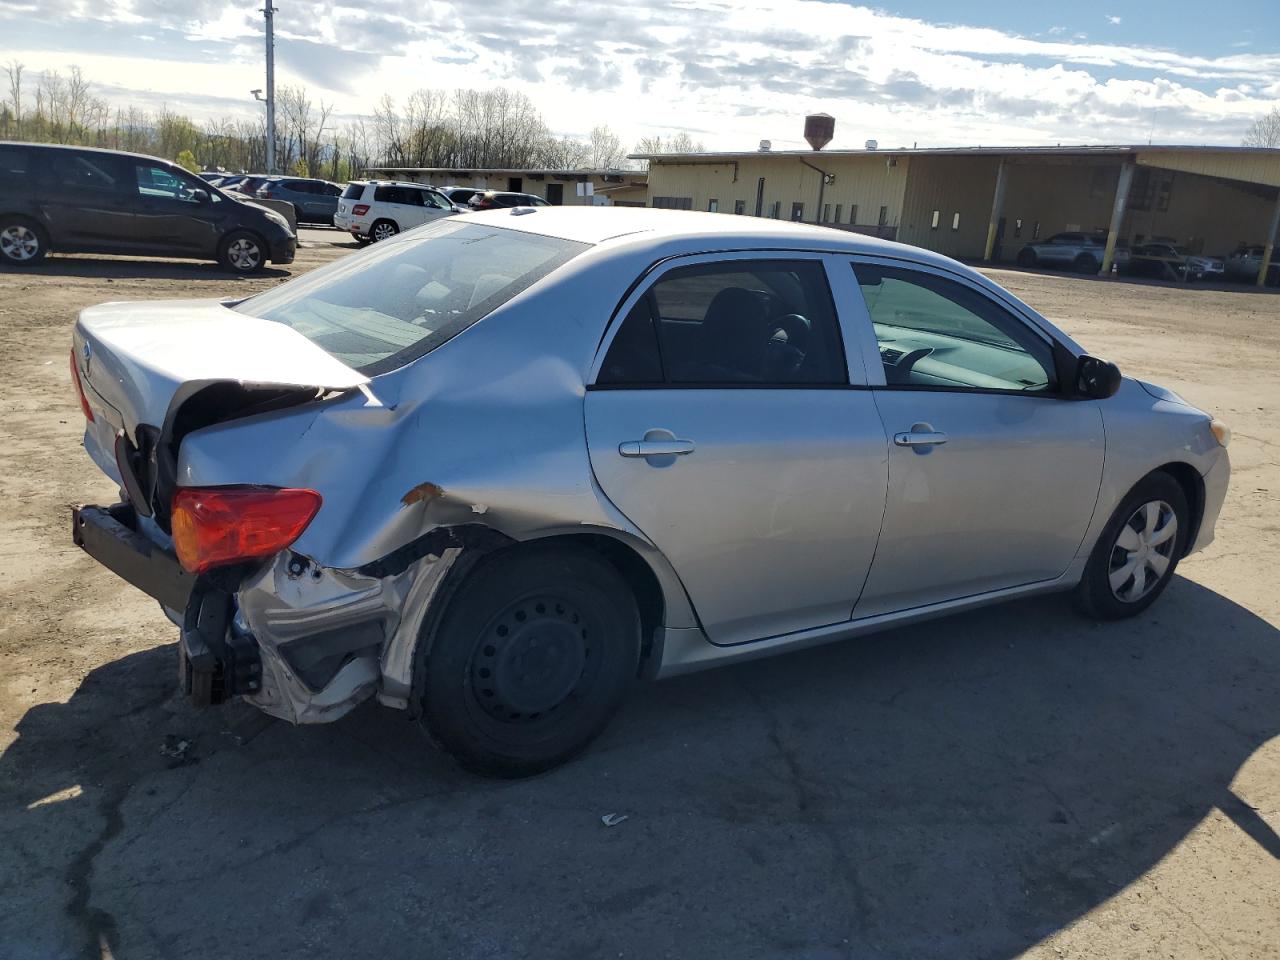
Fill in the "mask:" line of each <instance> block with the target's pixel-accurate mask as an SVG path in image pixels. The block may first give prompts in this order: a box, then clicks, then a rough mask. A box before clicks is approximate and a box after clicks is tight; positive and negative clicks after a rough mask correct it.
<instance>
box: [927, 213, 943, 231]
mask: <svg viewBox="0 0 1280 960" xmlns="http://www.w3.org/2000/svg"><path fill="white" fill-rule="evenodd" d="M940 216H942V214H940V213H939V212H938V211H937V210H935V211H933V219H932V220H930V221H929V229H930V230H937V229H938V218H939V217H940Z"/></svg>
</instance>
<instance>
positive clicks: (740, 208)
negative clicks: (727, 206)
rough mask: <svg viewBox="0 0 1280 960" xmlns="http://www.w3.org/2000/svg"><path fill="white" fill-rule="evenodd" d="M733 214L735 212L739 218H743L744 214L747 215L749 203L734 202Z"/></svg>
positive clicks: (742, 201)
mask: <svg viewBox="0 0 1280 960" xmlns="http://www.w3.org/2000/svg"><path fill="white" fill-rule="evenodd" d="M733 212H734V213H736V214H738V215H739V216H741V215H742V214H744V213H746V212H747V201H745V200H735V201H733Z"/></svg>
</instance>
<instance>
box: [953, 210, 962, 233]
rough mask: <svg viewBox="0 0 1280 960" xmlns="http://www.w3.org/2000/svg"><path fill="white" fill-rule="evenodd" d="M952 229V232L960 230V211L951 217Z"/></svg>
mask: <svg viewBox="0 0 1280 960" xmlns="http://www.w3.org/2000/svg"><path fill="white" fill-rule="evenodd" d="M951 229H952V230H959V229H960V211H959V210H957V211H956V212H955V213H953V214H952V215H951Z"/></svg>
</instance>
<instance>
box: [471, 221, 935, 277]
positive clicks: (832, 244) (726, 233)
mask: <svg viewBox="0 0 1280 960" xmlns="http://www.w3.org/2000/svg"><path fill="white" fill-rule="evenodd" d="M517 211H519V212H517ZM467 219H468V222H472V223H491V224H493V225H494V226H497V227H506V228H508V229H511V230H519V231H522V232H525V233H535V234H539V235H541V236H546V237H558V238H560V239H563V240H574V241H577V242H579V243H590V244H597V245H603V244H607V243H609V241H612V240H620V239H622V238H624V237H625V238H627V239H628V240H630V241H635V240H642V241H643V240H648V241H650V242H652V244H653V245H654V246H661V245H663V244H666V243H668V242H669V241H677V240H683V239H696V238H706V239H707V241H708V245H707V250H708V252H714V251H716V250H735V249H752V248H759V249H766V250H767V249H793V250H828V251H832V252H842V253H862V254H868V255H872V256H876V255H879V256H888V257H902V256H904V254H907V255H909V257H910V259H912V260H915V261H917V262H919V263H932V264H936V265H939V266H944V267H946V268H947V269H952V270H954V269H955V267H956V266H957V264H956V262H955V261H954V260H952V259H950V258H949V257H945V256H943V255H942V254H939V253H934V252H933V251H931V250H925V249H924V248H922V247H913V246H910V245H908V244H905V243H895V242H893V241H891V240H881V239H880V238H878V237H871V236H867V235H866V234H861V233H853V232H852V231H849V230H837V229H835V228H833V227H820V226H816V225H813V224H807V223H792V222H791V221H788V220H772V219H767V218H764V217H743V216H734V215H732V214H725V213H704V212H700V211H693V210H655V209H653V208H652V207H595V206H567V207H556V206H551V207H533V208H530V207H508V208H504V209H501V210H484V211H480V212H477V213H473V214H468V217H467Z"/></svg>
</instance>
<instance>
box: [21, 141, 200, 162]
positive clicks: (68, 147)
mask: <svg viewBox="0 0 1280 960" xmlns="http://www.w3.org/2000/svg"><path fill="white" fill-rule="evenodd" d="M0 147H26V148H34V149H39V150H65V151H67V152H76V153H101V154H105V155H106V156H110V157H128V158H129V159H131V160H147V161H149V162H155V163H163V164H164V165H165V166H166V167H176V166H177V164H176V163H174V162H173V161H172V160H166V159H165V158H164V157H153V156H151V154H149V153H130V152H129V151H127V150H107V149H105V148H103V147H78V146H76V145H75V144H74V143H30V142H27V141H24V140H0Z"/></svg>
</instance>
